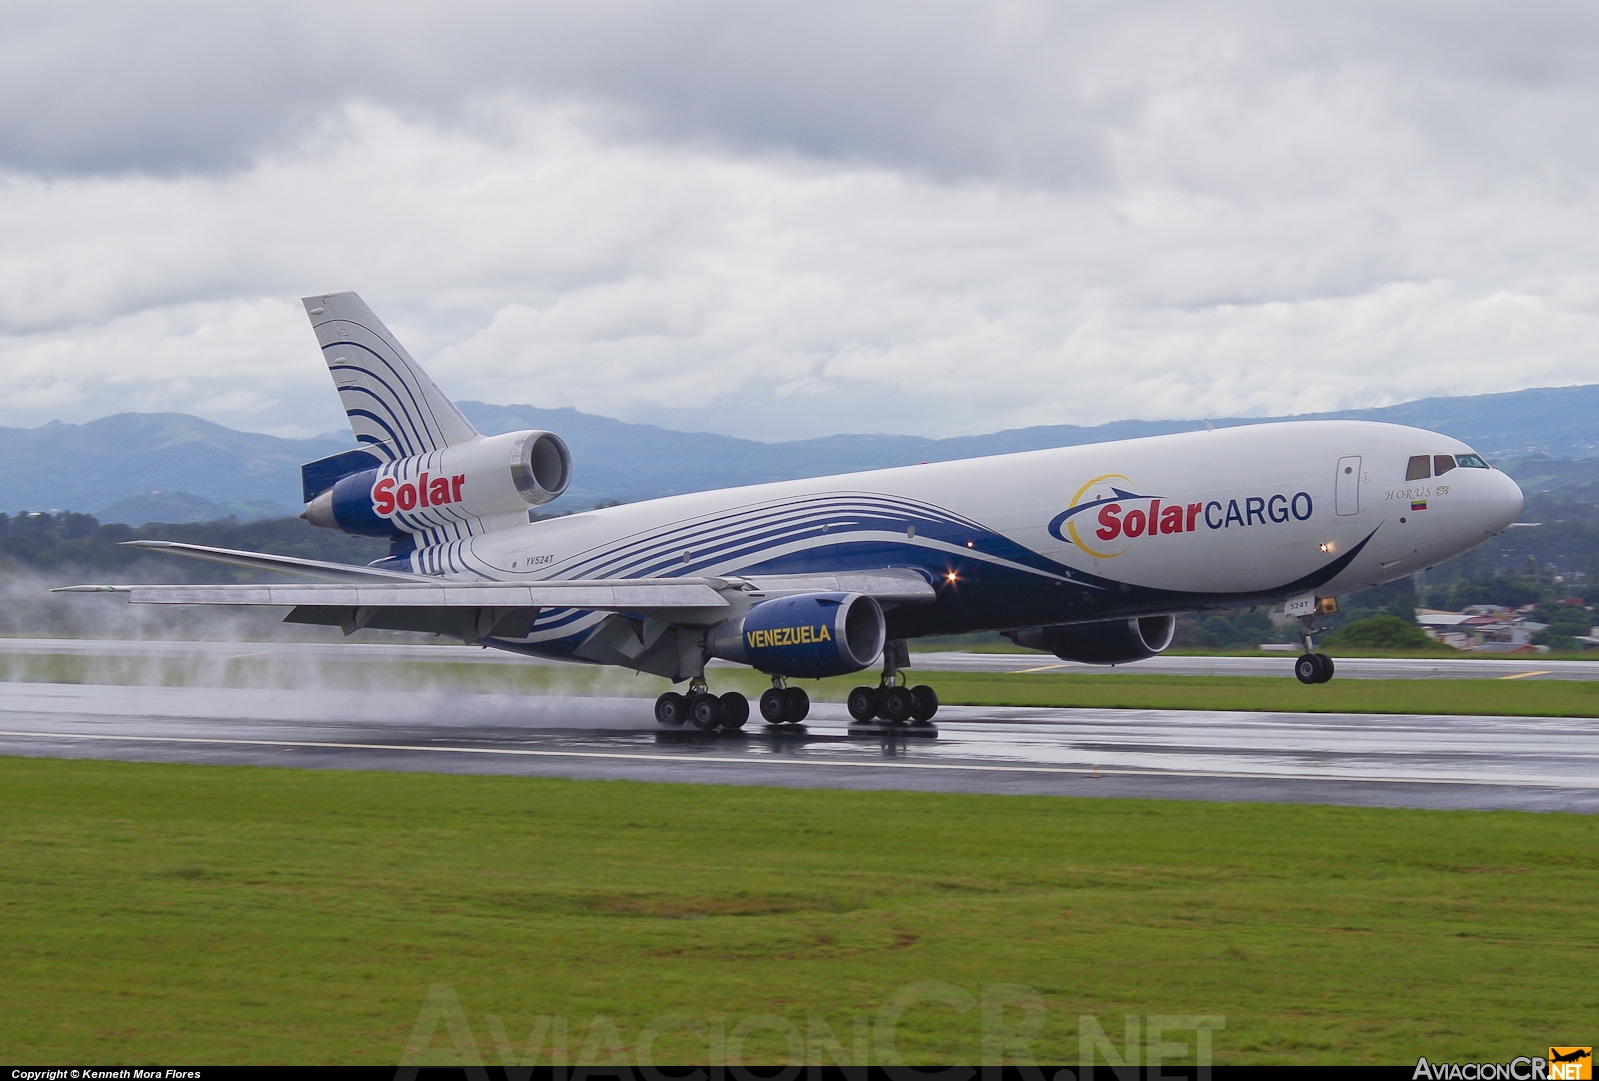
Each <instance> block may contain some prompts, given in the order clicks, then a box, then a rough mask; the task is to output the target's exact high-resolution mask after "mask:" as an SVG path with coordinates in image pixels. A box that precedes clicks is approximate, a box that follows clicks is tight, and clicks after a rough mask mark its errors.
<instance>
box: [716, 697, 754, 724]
mask: <svg viewBox="0 0 1599 1081" xmlns="http://www.w3.org/2000/svg"><path fill="white" fill-rule="evenodd" d="M721 702H722V727H723V728H726V729H728V730H729V731H733V730H736V729H739V728H743V727H744V722H745V721H747V720H749V719H750V700H749V699H748V698H745V697H744V696H743V695H742V694H739V693H738V692H737V691H728V692H727V693H726V694H724V695H722V698H721Z"/></svg>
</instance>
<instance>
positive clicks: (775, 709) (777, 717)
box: [761, 687, 788, 724]
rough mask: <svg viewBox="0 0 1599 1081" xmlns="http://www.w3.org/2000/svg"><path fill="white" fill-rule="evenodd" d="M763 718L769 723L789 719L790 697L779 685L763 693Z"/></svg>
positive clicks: (779, 722)
mask: <svg viewBox="0 0 1599 1081" xmlns="http://www.w3.org/2000/svg"><path fill="white" fill-rule="evenodd" d="M761 720H763V721H765V722H766V723H767V724H782V723H783V722H784V721H786V720H788V699H787V698H786V697H785V696H784V694H783V691H782V689H781V688H779V687H773V688H772V689H771V690H769V691H767V692H765V693H764V694H762V695H761Z"/></svg>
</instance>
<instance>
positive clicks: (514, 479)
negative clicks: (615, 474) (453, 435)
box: [300, 432, 572, 537]
mask: <svg viewBox="0 0 1599 1081" xmlns="http://www.w3.org/2000/svg"><path fill="white" fill-rule="evenodd" d="M347 453H348V452H347ZM316 464H317V463H312V466H315V465H316ZM306 468H307V469H310V468H311V467H310V466H308V467H306ZM571 481H572V454H571V452H570V451H569V450H567V449H566V443H565V442H563V441H562V440H561V437H560V436H558V435H554V434H552V433H550V432H508V433H506V434H505V435H491V436H479V437H478V438H476V439H471V440H468V441H467V442H465V443H457V444H456V445H455V446H452V447H445V448H444V449H442V450H436V451H431V452H429V453H427V454H418V455H415V456H413V457H410V458H401V459H400V460H398V461H394V462H386V463H384V464H383V465H380V466H378V467H377V468H375V469H365V470H362V471H360V472H358V473H351V474H349V475H347V476H344V477H342V478H340V479H339V480H338V481H336V482H335V483H334V484H333V486H332V487H330V488H328V489H326V490H325V491H323V492H321V493H320V494H318V495H317V496H316V497H315V498H314V499H312V500H311V501H310V502H309V503H307V504H306V508H305V511H304V513H302V514H301V515H300V517H302V518H304V519H305V520H306V521H308V522H310V523H311V524H312V525H316V526H322V527H323V528H325V529H341V530H343V531H344V532H346V533H354V534H356V535H358V536H368V537H388V536H392V535H393V534H395V533H415V532H417V531H418V530H421V529H425V528H427V527H429V526H440V525H444V524H446V523H448V522H459V521H464V520H465V519H467V518H479V519H490V520H492V519H496V518H500V519H508V520H507V521H505V522H504V523H503V524H512V523H513V522H525V521H527V509H528V508H529V507H536V506H539V505H540V504H542V503H548V502H549V501H550V500H552V499H554V498H555V497H556V496H558V495H560V494H561V493H562V492H564V491H566V486H567V485H568V484H570V483H571ZM495 524H496V525H498V524H502V523H495Z"/></svg>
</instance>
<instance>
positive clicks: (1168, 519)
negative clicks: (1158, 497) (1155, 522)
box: [1160, 507, 1183, 533]
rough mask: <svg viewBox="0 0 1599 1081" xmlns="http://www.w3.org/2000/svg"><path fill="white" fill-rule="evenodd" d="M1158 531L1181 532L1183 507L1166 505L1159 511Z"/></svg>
mask: <svg viewBox="0 0 1599 1081" xmlns="http://www.w3.org/2000/svg"><path fill="white" fill-rule="evenodd" d="M1160 531H1161V532H1162V533H1181V532H1182V531H1183V508H1181V507H1167V508H1166V509H1165V510H1163V511H1161V512H1160Z"/></svg>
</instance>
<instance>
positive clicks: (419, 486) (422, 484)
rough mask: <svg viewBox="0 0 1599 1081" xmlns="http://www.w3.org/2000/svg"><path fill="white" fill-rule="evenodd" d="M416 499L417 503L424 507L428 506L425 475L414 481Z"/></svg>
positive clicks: (426, 478) (426, 476)
mask: <svg viewBox="0 0 1599 1081" xmlns="http://www.w3.org/2000/svg"><path fill="white" fill-rule="evenodd" d="M416 498H417V502H419V503H421V504H422V505H423V506H424V507H425V506H427V505H428V475H427V474H426V473H423V474H422V475H421V476H420V477H418V478H417V479H416Z"/></svg>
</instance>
